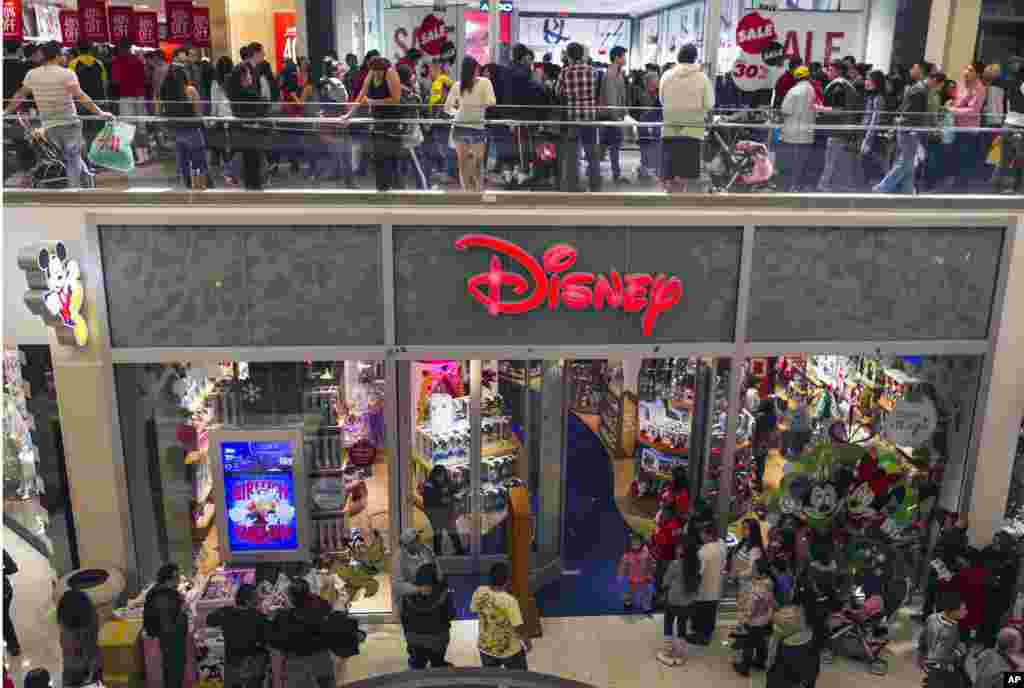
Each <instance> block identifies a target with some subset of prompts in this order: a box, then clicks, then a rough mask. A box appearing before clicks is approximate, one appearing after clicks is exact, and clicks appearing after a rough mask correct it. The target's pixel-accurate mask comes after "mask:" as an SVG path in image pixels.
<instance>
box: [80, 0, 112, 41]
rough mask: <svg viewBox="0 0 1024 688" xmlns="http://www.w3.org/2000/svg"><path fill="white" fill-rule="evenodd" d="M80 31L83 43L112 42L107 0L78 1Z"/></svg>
mask: <svg viewBox="0 0 1024 688" xmlns="http://www.w3.org/2000/svg"><path fill="white" fill-rule="evenodd" d="M78 30H79V33H80V35H81V39H82V40H83V41H89V42H90V43H109V42H110V25H109V24H108V23H107V4H106V0H78Z"/></svg>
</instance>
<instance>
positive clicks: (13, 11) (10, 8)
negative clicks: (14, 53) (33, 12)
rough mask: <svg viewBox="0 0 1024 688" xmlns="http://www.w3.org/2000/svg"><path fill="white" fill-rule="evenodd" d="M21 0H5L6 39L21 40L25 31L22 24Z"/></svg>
mask: <svg viewBox="0 0 1024 688" xmlns="http://www.w3.org/2000/svg"><path fill="white" fill-rule="evenodd" d="M21 12H22V7H21V0H4V40H5V41H20V40H21V39H22V38H24V36H25V33H24V29H23V28H22V25H21Z"/></svg>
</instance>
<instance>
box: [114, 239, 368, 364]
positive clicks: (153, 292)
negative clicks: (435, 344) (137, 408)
mask: <svg viewBox="0 0 1024 688" xmlns="http://www.w3.org/2000/svg"><path fill="white" fill-rule="evenodd" d="M99 235H100V244H101V249H102V253H103V264H104V274H105V275H106V281H107V286H108V288H107V294H108V297H107V298H108V303H109V311H110V327H111V337H112V340H113V345H114V346H115V347H154V346H164V347H169V346H182V347H189V346H196V347H200V346H204V347H206V346H289V345H305V346H330V345H335V346H347V345H382V344H383V343H384V317H385V314H384V312H383V309H382V307H381V293H382V289H381V266H380V230H379V228H377V227H269V228H266V229H264V228H253V229H248V228H244V227H217V228H205V227H138V226H133V227H109V226H104V227H100V228H99Z"/></svg>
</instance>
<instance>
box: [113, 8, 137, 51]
mask: <svg viewBox="0 0 1024 688" xmlns="http://www.w3.org/2000/svg"><path fill="white" fill-rule="evenodd" d="M134 14H135V12H134V10H133V9H132V8H131V7H120V6H118V7H111V8H110V41H111V42H112V43H114V44H118V43H120V42H121V41H123V40H125V39H128V40H131V41H133V42H134V40H133V39H134V38H135V36H134V35H133V33H132V26H133V24H134V23H135V22H134V17H133V16H132V15H134Z"/></svg>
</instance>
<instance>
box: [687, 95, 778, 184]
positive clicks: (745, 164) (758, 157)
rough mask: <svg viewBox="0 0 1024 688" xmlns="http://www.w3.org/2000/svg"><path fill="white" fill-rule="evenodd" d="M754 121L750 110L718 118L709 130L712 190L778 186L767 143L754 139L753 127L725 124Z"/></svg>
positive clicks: (708, 162)
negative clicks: (748, 137)
mask: <svg viewBox="0 0 1024 688" xmlns="http://www.w3.org/2000/svg"><path fill="white" fill-rule="evenodd" d="M737 118H742V119H743V120H744V121H743V122H742V123H747V122H750V121H751V115H750V114H748V113H739V114H738V115H734V116H732V117H716V118H715V120H714V122H713V123H712V125H711V127H710V128H709V131H708V138H707V141H706V142H705V146H706V147H705V153H704V159H705V161H706V168H707V172H708V175H709V176H710V177H711V189H712V191H717V192H723V191H739V192H752V191H771V190H774V188H775V185H774V184H773V183H772V179H773V178H774V177H775V165H774V164H772V160H771V157H770V156H769V155H768V146H766V145H765V144H763V143H759V142H758V141H751V140H749V139H747V138H745V137H747V136H750V133H751V132H750V130H748V129H742V128H737V127H733V126H729V127H726V126H723V125H724V124H725V123H729V124H739V123H741V122H740V121H737Z"/></svg>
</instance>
